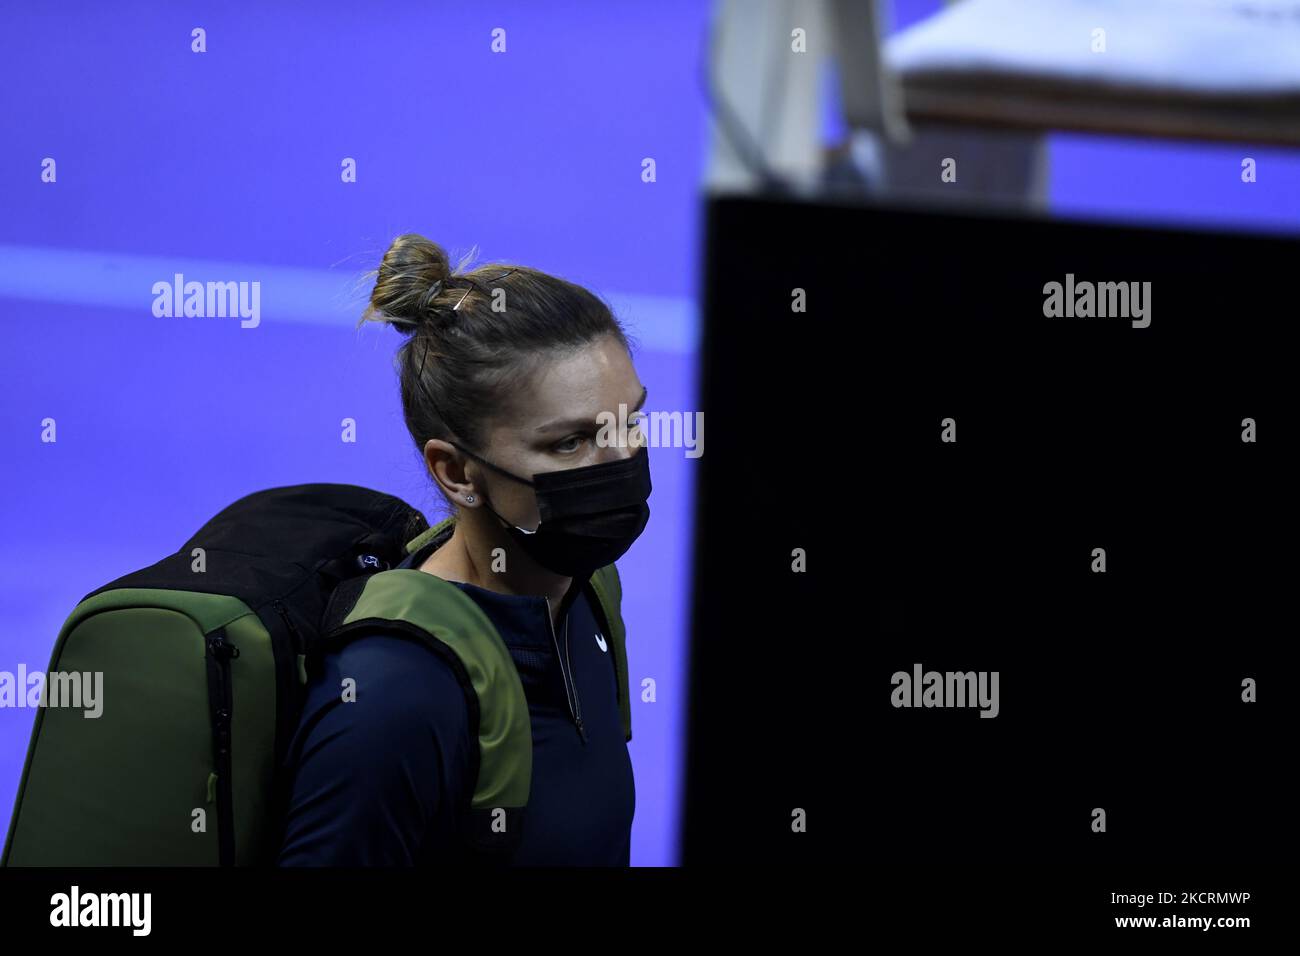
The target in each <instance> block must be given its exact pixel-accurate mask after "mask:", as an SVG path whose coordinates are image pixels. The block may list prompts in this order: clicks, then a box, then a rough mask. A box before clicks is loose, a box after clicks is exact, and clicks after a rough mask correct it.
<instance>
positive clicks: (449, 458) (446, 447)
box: [424, 438, 474, 499]
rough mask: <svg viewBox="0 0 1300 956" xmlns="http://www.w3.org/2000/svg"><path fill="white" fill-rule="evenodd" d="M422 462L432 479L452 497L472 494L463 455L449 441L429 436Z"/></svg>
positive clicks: (471, 483) (470, 480) (471, 486)
mask: <svg viewBox="0 0 1300 956" xmlns="http://www.w3.org/2000/svg"><path fill="white" fill-rule="evenodd" d="M424 464H425V467H426V468H427V469H428V472H429V474H430V475H432V476H433V480H434V481H436V482H437V483H438V486H439V487H440V488H442V490H443V492H444V493H445V494H447V495H448V496H449V497H451V498H453V499H458V498H463V497H464V496H465V495H467V494H474V489H473V485H474V482H473V479H472V478H471V477H470V476H469V474H468V473H467V472H466V467H467V462H466V461H465V456H464V455H462V454H461V453H460V452H458V451H457V450H456V447H455V446H454V445H452V444H451V443H450V442H445V441H443V440H442V439H440V438H430V439H429V440H428V441H427V442H425V443H424Z"/></svg>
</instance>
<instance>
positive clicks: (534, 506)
mask: <svg viewBox="0 0 1300 956" xmlns="http://www.w3.org/2000/svg"><path fill="white" fill-rule="evenodd" d="M377 276H378V278H377V280H376V282H375V286H374V289H373V291H372V293H371V296H370V308H368V309H367V310H366V313H365V315H363V316H362V321H363V322H364V321H367V320H379V321H386V322H390V323H392V324H394V325H395V326H397V327H399V328H400V329H401V330H402V331H403V332H405V333H406V334H408V335H409V336H410V338H409V339H408V341H407V342H406V343H405V345H404V346H403V347H402V348H401V350H400V351H399V355H398V364H399V367H400V374H401V394H402V406H403V410H404V412H405V418H406V424H407V427H408V429H409V430H410V433H411V436H412V437H413V438H414V439H415V442H416V445H417V447H418V448H419V449H420V450H421V453H422V454H423V457H424V462H425V464H426V466H427V468H428V471H429V474H430V475H431V476H432V477H433V480H434V482H435V484H436V485H437V487H438V489H439V491H440V492H441V493H442V495H443V496H444V498H445V499H446V500H447V502H448V505H449V507H450V508H451V509H452V510H453V512H454V519H453V520H452V521H451V522H450V528H451V529H452V530H451V531H450V535H449V536H448V535H447V533H446V532H444V533H442V534H441V535H439V536H437V538H436V539H435V540H430V541H429V542H426V546H422V547H418V548H417V549H416V550H415V551H413V552H412V553H411V554H410V555H409V556H408V557H407V559H406V560H405V561H403V562H402V565H401V566H400V567H402V568H408V569H409V568H414V569H417V570H418V571H421V572H424V573H426V574H430V575H433V576H435V577H437V578H440V579H442V580H443V581H446V582H449V583H450V584H452V585H454V586H455V587H457V588H459V589H460V590H461V591H463V592H464V594H466V595H468V597H470V598H472V599H473V602H474V604H475V605H477V607H478V608H480V609H481V610H482V611H483V613H484V614H486V616H487V618H488V619H489V620H490V621H491V624H492V626H493V627H494V628H495V630H496V632H497V633H498V634H499V635H500V637H501V641H502V642H503V643H504V645H505V647H506V648H507V649H508V651H509V654H510V659H511V661H512V662H513V664H514V666H515V670H516V672H517V673H518V676H519V680H520V683H521V684H522V687H523V691H524V695H525V697H526V701H527V721H526V723H527V724H529V725H530V729H531V743H532V766H531V778H530V785H529V786H528V787H526V788H525V792H526V793H527V807H526V815H525V816H524V818H523V825H522V826H521V827H520V830H521V833H522V835H521V836H520V837H519V841H518V844H517V847H515V848H514V849H513V850H512V852H511V854H510V856H509V862H511V863H514V864H516V865H607V866H626V865H627V864H628V856H629V844H630V833H631V824H632V816H633V811H634V808H635V794H634V788H633V777H632V766H631V761H630V759H629V757H628V751H627V739H628V738H629V737H630V730H627V732H626V733H625V729H626V728H625V725H624V720H623V719H622V717H621V716H620V695H621V696H622V698H623V700H622V703H623V706H624V707H626V706H627V701H626V697H627V685H626V673H625V671H626V664H625V662H623V663H622V669H623V670H624V674H622V675H620V674H619V669H620V668H619V666H616V665H615V656H616V655H615V654H614V653H613V650H614V648H612V647H611V646H610V644H611V643H612V642H611V641H610V639H609V638H610V635H609V634H608V633H606V630H607V627H608V617H607V616H606V615H603V614H602V613H601V608H600V607H598V604H599V602H598V601H597V600H595V598H594V596H593V595H594V593H595V592H594V590H593V589H592V588H590V587H588V586H587V585H588V581H589V579H590V578H591V577H592V572H593V571H595V570H596V569H597V568H602V567H605V566H606V565H609V564H612V563H613V561H614V560H615V559H616V558H617V557H619V556H621V555H622V554H623V553H624V552H625V551H626V550H627V548H628V547H629V546H630V545H631V544H632V542H633V541H634V540H635V539H636V537H637V536H638V535H639V534H640V533H641V531H642V529H643V528H644V526H645V523H646V521H647V520H648V517H649V508H648V505H646V503H645V499H646V497H648V495H649V492H650V480H649V471H648V468H649V463H648V457H647V456H648V454H649V450H648V447H645V441H644V436H643V435H642V434H641V433H640V430H639V423H638V421H637V419H638V417H639V416H637V415H635V414H633V413H634V412H636V411H637V410H639V409H640V408H641V406H642V404H643V403H644V401H645V396H646V390H645V388H644V387H643V386H642V384H641V382H640V380H639V379H638V377H637V374H636V370H635V369H634V368H633V366H632V361H631V354H630V353H631V349H630V346H629V344H628V337H627V335H626V333H625V332H624V330H623V329H622V327H621V326H620V324H619V322H618V321H617V320H616V319H615V318H614V316H613V315H612V314H611V312H610V310H609V309H608V308H607V307H606V306H605V305H604V304H603V303H602V302H601V301H600V300H599V299H597V298H596V297H595V296H594V295H592V294H591V293H590V292H588V291H587V290H585V289H582V288H580V287H578V286H576V285H573V284H571V283H568V282H565V281H564V280H562V279H558V278H555V277H553V276H549V275H546V274H545V273H542V272H538V271H536V270H534V269H528V268H524V267H518V266H517V267H501V266H496V267H492V266H484V267H480V268H478V269H474V270H473V271H470V272H466V273H463V274H462V273H457V274H452V273H451V272H450V270H449V264H448V260H447V256H446V254H445V253H444V251H443V250H442V248H441V247H440V246H438V245H437V244H436V243H434V242H431V241H430V240H428V239H426V238H424V237H423V236H418V235H404V236H400V237H398V238H397V239H396V240H395V241H394V242H393V244H392V245H391V247H390V248H389V249H388V251H387V253H386V254H385V255H384V258H383V262H382V264H381V265H380V267H379V269H378V272H377ZM620 405H622V406H623V410H622V412H623V413H622V414H620V408H619V406H620ZM606 416H610V417H609V418H607V417H606ZM629 420H630V422H629ZM620 422H621V423H623V424H622V425H619V424H618V423H620ZM611 423H612V427H609V426H610V424H611ZM602 425H605V426H607V427H602ZM392 579H393V578H392V576H390V580H392ZM401 580H403V581H405V582H406V584H405V585H404V586H405V587H408V588H409V587H414V586H415V585H420V584H422V583H423V585H428V584H429V582H427V581H424V582H421V581H420V580H419V579H417V580H415V581H414V582H412V581H411V579H410V578H402V579H401ZM619 650H620V651H621V650H622V646H621V644H620V645H619ZM349 679H350V680H351V681H352V682H354V683H353V684H352V685H351V686H353V687H355V694H354V699H352V700H345V699H344V697H346V696H347V695H346V694H341V693H340V687H341V686H343V687H347V686H349V685H348V683H347V682H348V681H349ZM511 679H512V680H513V678H511ZM620 685H622V686H621V687H620ZM464 686H465V684H464V680H463V679H458V677H457V675H456V673H454V669H453V666H451V664H449V662H448V660H447V659H446V658H445V657H444V656H440V655H439V654H436V653H432V652H431V651H430V648H429V646H427V644H426V643H424V642H421V641H419V640H412V639H411V638H410V637H409V636H404V635H402V634H396V633H392V632H382V631H377V632H375V633H369V632H363V633H362V634H361V635H360V636H356V637H353V638H352V639H351V640H348V641H347V642H346V643H343V644H342V645H341V646H340V647H338V648H336V649H334V650H332V651H331V652H330V653H329V654H328V655H326V657H325V659H324V661H323V663H322V666H321V670H320V672H319V674H318V675H317V677H316V678H315V679H314V680H313V681H312V682H311V684H310V685H309V687H308V690H307V700H306V705H305V707H304V711H303V716H302V719H301V722H300V725H299V728H298V732H297V734H296V736H295V738H294V742H293V745H292V747H291V751H290V752H291V754H292V755H293V774H292V781H291V784H290V792H289V794H288V804H287V812H286V825H285V832H284V839H283V843H282V848H281V851H280V858H279V862H280V864H281V865H284V866H295V865H298V866H301V865H308V866H320V865H362V866H366V865H410V864H441V863H447V864H451V863H456V862H459V861H461V860H462V855H463V854H465V853H467V852H469V851H467V850H466V845H465V843H464V841H463V840H462V839H461V838H462V836H463V833H462V832H461V831H462V830H463V829H464V827H463V826H462V823H463V819H464V818H463V817H462V815H461V813H462V811H463V809H464V807H465V806H466V805H467V802H468V800H469V799H470V794H471V793H472V792H473V789H474V784H475V781H474V779H473V778H474V775H475V768H476V766H477V757H478V751H476V749H475V748H477V747H479V742H478V740H477V739H476V738H475V737H474V731H473V726H474V725H475V724H476V723H477V719H478V718H477V716H475V717H474V718H472V717H471V712H472V708H473V704H472V701H470V700H467V696H466V692H465V690H464ZM521 711H522V708H521Z"/></svg>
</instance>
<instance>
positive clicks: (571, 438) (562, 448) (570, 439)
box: [555, 435, 582, 451]
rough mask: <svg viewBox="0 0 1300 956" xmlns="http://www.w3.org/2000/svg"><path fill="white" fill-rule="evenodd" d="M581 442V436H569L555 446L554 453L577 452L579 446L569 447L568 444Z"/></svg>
mask: <svg viewBox="0 0 1300 956" xmlns="http://www.w3.org/2000/svg"><path fill="white" fill-rule="evenodd" d="M581 441H582V436H581V435H570V436H569V437H568V438H566V439H564V441H562V442H560V443H559V444H558V445H556V446H555V450H556V451H577V450H578V447H579V446H578V445H572V446H570V445H569V442H581Z"/></svg>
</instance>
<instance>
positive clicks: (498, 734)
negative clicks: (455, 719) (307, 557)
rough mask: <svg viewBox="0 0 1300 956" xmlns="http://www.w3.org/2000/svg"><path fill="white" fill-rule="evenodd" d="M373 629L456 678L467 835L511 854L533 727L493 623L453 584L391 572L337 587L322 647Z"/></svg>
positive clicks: (528, 776) (527, 780)
mask: <svg viewBox="0 0 1300 956" xmlns="http://www.w3.org/2000/svg"><path fill="white" fill-rule="evenodd" d="M430 530H431V531H432V530H436V529H430ZM421 537H423V535H422V536H421ZM376 630H381V631H391V632H396V633H401V634H405V635H408V636H411V637H413V638H415V639H417V640H419V641H421V642H423V643H424V644H425V645H426V646H428V647H429V648H430V649H431V650H433V651H434V652H435V653H437V654H439V655H440V656H441V657H442V658H443V659H444V660H446V661H447V662H448V663H449V664H450V665H451V667H452V669H453V670H454V671H455V672H456V675H457V677H459V678H460V681H461V685H462V686H463V687H464V688H465V689H466V701H467V702H468V704H469V707H470V726H471V728H476V733H477V736H478V748H477V751H478V752H477V754H476V757H477V766H476V767H475V778H476V782H475V786H474V794H473V797H472V799H471V806H470V808H469V815H470V819H469V821H468V822H469V826H468V836H469V838H470V842H471V843H472V844H473V845H474V846H475V847H477V848H478V849H482V850H488V851H494V850H508V849H510V848H512V847H514V846H515V845H517V842H518V839H519V836H520V834H521V832H522V826H523V814H524V810H525V808H526V806H527V803H528V794H529V789H530V786H531V782H532V762H533V738H532V724H531V722H530V719H529V716H528V702H527V699H526V698H525V696H524V687H523V683H522V682H521V681H520V679H519V672H518V671H517V670H516V668H515V665H514V661H513V660H512V659H511V657H510V652H509V651H508V650H507V649H506V646H505V643H504V642H503V641H502V640H501V636H500V635H499V634H498V633H497V630H496V628H495V627H494V626H493V625H492V622H491V620H490V619H489V618H488V616H487V615H486V614H484V613H483V611H482V609H481V608H480V607H479V606H478V605H477V604H475V603H474V600H473V599H472V598H471V597H469V596H468V595H467V594H465V593H464V592H463V591H462V590H461V589H460V588H458V587H456V586H455V585H454V584H450V583H449V582H447V581H444V580H442V579H441V578H438V577H435V576H434V575H432V574H425V573H424V572H423V571H416V570H414V569H410V568H396V569H394V570H391V571H380V572H379V573H377V574H372V575H370V576H368V577H364V578H356V579H353V580H350V581H345V582H344V583H343V584H341V585H340V586H339V587H338V588H337V589H336V590H335V593H334V595H333V597H332V598H331V600H330V606H329V609H328V611H327V612H326V618H325V622H324V625H323V627H322V631H323V632H324V633H325V635H326V636H325V643H326V645H327V646H329V645H333V644H334V643H335V642H337V641H341V640H345V639H346V638H347V637H349V636H351V635H355V634H360V633H374V632H375V631H376Z"/></svg>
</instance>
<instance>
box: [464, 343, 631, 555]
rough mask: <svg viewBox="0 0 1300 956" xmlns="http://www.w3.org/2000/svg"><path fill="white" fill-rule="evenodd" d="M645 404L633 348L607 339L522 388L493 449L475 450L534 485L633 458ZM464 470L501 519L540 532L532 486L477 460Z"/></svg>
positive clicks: (496, 430) (495, 433)
mask: <svg viewBox="0 0 1300 956" xmlns="http://www.w3.org/2000/svg"><path fill="white" fill-rule="evenodd" d="M620 404H622V406H623V409H622V410H621V414H620V409H619V405H620ZM644 404H645V388H644V387H643V386H642V384H641V380H640V378H638V377H637V374H636V369H634V368H633V367H632V360H631V358H630V357H629V356H628V353H627V350H626V349H625V348H624V347H623V346H622V344H621V343H620V342H619V341H618V340H617V339H616V338H615V337H614V336H612V335H604V336H601V337H600V338H598V339H595V340H594V341H592V342H591V343H590V344H589V345H587V346H585V347H584V348H582V349H581V350H579V351H577V352H573V353H570V354H567V355H564V356H563V357H560V358H558V359H556V360H555V361H553V362H550V363H548V364H546V365H544V366H542V367H540V368H539V369H538V371H537V372H536V373H535V374H534V375H533V376H532V378H531V380H530V381H526V382H521V383H520V388H519V391H518V392H517V393H516V394H515V396H514V398H513V402H512V407H511V408H510V409H509V411H508V413H507V414H506V415H503V416H502V417H501V418H499V419H498V421H497V422H496V423H495V425H494V427H493V428H492V429H491V430H490V431H489V432H488V435H487V440H488V444H487V447H486V448H483V449H476V450H477V451H478V453H479V454H480V455H482V456H483V457H484V458H486V459H487V460H488V461H490V462H492V463H493V464H495V465H498V466H499V467H501V468H504V469H505V470H506V471H509V472H512V473H513V474H516V475H518V476H519V477H521V478H527V479H529V480H530V481H531V480H532V477H533V475H535V474H537V473H539V472H543V471H561V470H563V469H566V468H579V467H581V466H583V465H595V464H599V463H600V462H606V461H614V460H616V459H619V458H627V457H628V456H629V455H631V454H632V453H633V452H635V451H637V449H638V443H639V442H641V441H642V440H643V439H644V435H643V433H642V431H641V429H640V427H639V425H638V419H639V418H640V415H639V414H638V411H639V409H640V408H641V407H642V406H643V405H644ZM607 422H608V424H607ZM602 426H604V427H603V428H602ZM465 471H466V475H467V477H472V479H473V481H474V488H475V491H476V493H478V494H480V495H482V494H486V497H487V499H488V502H489V503H490V504H491V505H492V507H493V508H494V509H495V510H496V511H497V512H498V513H499V514H500V515H501V516H502V517H504V518H506V519H507V520H509V521H511V522H513V523H514V524H516V525H518V526H520V527H522V528H526V529H528V530H532V529H534V528H536V527H537V525H538V523H539V522H540V521H541V516H540V515H539V514H538V513H537V499H536V497H535V495H534V493H533V489H532V488H530V487H528V486H527V485H525V484H522V483H521V482H518V481H511V480H510V479H509V478H507V477H506V476H505V475H502V474H498V473H496V472H494V471H492V469H490V468H487V467H484V466H483V465H482V464H480V463H479V462H475V461H473V460H472V459H470V460H469V462H468V463H467V464H466V469H465Z"/></svg>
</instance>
